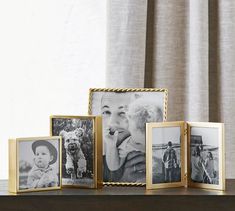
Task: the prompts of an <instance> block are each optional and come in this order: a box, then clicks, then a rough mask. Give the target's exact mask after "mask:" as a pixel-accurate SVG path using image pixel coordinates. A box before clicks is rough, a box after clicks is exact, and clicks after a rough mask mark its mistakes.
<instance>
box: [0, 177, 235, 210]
mask: <svg viewBox="0 0 235 211" xmlns="http://www.w3.org/2000/svg"><path fill="white" fill-rule="evenodd" d="M8 210H24V211H27V210H32V211H36V210H46V211H47V210H49V211H52V210H56V211H60V210H66V211H70V210H71V211H75V210H89V211H95V210H102V211H106V210H108V211H110V210H111V211H114V210H120V211H124V210H134V211H138V210H162V211H168V210H176V211H178V210H187V211H193V210H197V211H204V210H206V211H209V210H213V211H215V210H221V211H226V210H233V211H235V180H227V181H226V191H213V190H202V189H195V188H172V189H159V190H145V187H104V188H103V189H100V190H91V189H63V190H59V191H44V192H32V193H23V194H18V195H13V194H10V193H8V191H7V181H6V180H2V181H0V211H8Z"/></svg>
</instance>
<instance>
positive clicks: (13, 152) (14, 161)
mask: <svg viewBox="0 0 235 211" xmlns="http://www.w3.org/2000/svg"><path fill="white" fill-rule="evenodd" d="M37 140H46V141H52V140H58V141H59V160H58V166H59V175H60V176H59V186H58V187H47V188H36V189H24V190H20V189H19V153H20V152H19V143H20V142H26V141H31V142H33V141H37ZM8 144H9V148H8V150H9V181H8V190H9V192H11V193H24V192H37V191H48V190H58V189H61V184H62V180H61V174H62V169H61V165H60V163H61V161H62V158H61V157H62V156H61V155H62V140H61V137H60V136H48V137H27V138H16V139H9V142H8Z"/></svg>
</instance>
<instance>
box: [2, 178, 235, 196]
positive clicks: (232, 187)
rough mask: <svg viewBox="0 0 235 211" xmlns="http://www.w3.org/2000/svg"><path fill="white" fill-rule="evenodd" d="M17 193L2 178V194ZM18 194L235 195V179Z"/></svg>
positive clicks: (10, 194)
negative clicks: (215, 186)
mask: <svg viewBox="0 0 235 211" xmlns="http://www.w3.org/2000/svg"><path fill="white" fill-rule="evenodd" d="M14 195H15V194H12V193H9V192H8V182H7V180H0V196H14ZM18 195H23V196H25V195H30V196H32V195H42V196H43V195H52V196H56V195H80V196H81V195H93V196H94V195H103V196H104V195H106V196H108V195H118V196H121V195H132V196H141V195H145V196H148V195H169V196H173V195H183V196H185V195H218V196H219V195H222V196H225V195H230V196H232V195H235V179H229V180H226V190H225V191H218V190H208V189H198V188H185V187H180V188H167V189H158V190H146V189H145V187H117V186H105V187H103V188H102V189H78V188H63V189H62V190H51V191H41V192H28V193H20V194H18Z"/></svg>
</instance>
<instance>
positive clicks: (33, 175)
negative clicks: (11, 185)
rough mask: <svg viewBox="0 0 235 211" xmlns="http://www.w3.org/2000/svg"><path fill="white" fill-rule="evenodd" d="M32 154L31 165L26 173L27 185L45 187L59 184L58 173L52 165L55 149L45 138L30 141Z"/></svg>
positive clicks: (54, 159)
mask: <svg viewBox="0 0 235 211" xmlns="http://www.w3.org/2000/svg"><path fill="white" fill-rule="evenodd" d="M32 151H33V154H34V158H33V167H32V169H31V170H30V172H29V174H28V179H27V187H28V188H29V189H32V188H46V187H56V186H58V185H59V180H58V175H57V173H56V171H55V169H54V168H53V167H52V164H54V163H55V162H56V161H57V154H58V153H57V150H56V148H55V146H54V145H53V144H51V143H50V142H49V141H46V140H37V141H34V142H33V143H32Z"/></svg>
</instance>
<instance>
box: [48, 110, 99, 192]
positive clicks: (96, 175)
mask: <svg viewBox="0 0 235 211" xmlns="http://www.w3.org/2000/svg"><path fill="white" fill-rule="evenodd" d="M53 119H81V120H88V119H91V120H92V121H93V137H94V143H93V144H94V145H93V149H94V158H93V167H94V179H93V180H94V186H93V187H87V186H85V185H63V184H62V183H61V185H62V187H69V188H102V187H103V166H102V164H103V160H102V118H101V116H92V115H89V116H66V115H51V116H50V134H51V135H52V134H53V128H52V127H53V124H52V122H53ZM61 149H62V148H61ZM61 167H62V161H61ZM61 178H62V175H61Z"/></svg>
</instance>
